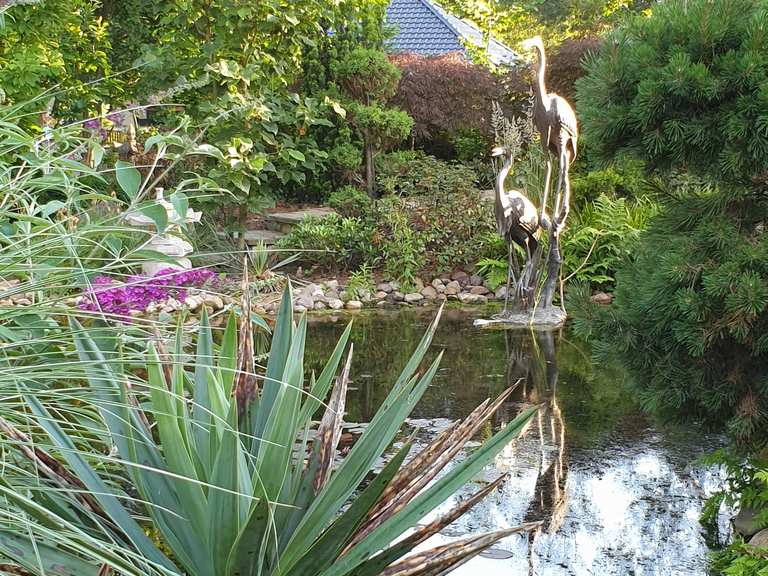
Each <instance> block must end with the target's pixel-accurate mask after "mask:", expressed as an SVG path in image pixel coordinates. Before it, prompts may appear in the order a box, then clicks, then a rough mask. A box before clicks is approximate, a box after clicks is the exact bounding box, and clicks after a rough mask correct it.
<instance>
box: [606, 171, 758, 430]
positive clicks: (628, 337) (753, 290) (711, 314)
mask: <svg viewBox="0 0 768 576" xmlns="http://www.w3.org/2000/svg"><path fill="white" fill-rule="evenodd" d="M685 182H689V183H688V184H685ZM681 188H682V189H681ZM675 189H676V190H677V191H678V196H677V197H676V199H674V200H670V201H668V202H667V203H665V205H664V206H663V207H662V209H661V212H660V213H659V215H658V216H656V217H655V218H654V219H653V220H652V222H651V224H650V226H649V227H648V230H647V231H646V232H645V233H643V234H642V236H641V237H640V239H639V241H638V242H637V243H636V244H635V246H636V249H635V255H634V259H633V260H631V261H629V262H627V263H626V264H625V265H624V266H622V267H621V269H620V270H619V272H618V273H617V275H616V291H615V295H616V299H615V301H614V305H613V306H612V307H611V308H610V310H608V311H602V313H600V311H597V312H598V313H597V315H596V316H594V319H595V320H596V322H597V324H596V328H597V334H599V336H600V338H601V340H602V341H603V343H604V345H605V347H606V348H607V349H608V350H610V349H613V347H618V350H619V351H620V352H621V353H622V356H623V357H624V358H625V360H626V362H627V363H628V365H629V366H630V367H631V368H633V369H634V371H635V373H636V375H637V383H638V392H639V395H640V399H641V401H642V402H643V403H644V405H645V406H646V407H647V408H649V409H651V410H653V411H657V412H660V413H663V414H665V415H667V416H669V417H673V418H676V419H682V418H694V419H695V418H705V419H706V420H707V421H708V422H710V423H712V424H717V425H725V426H727V428H728V429H729V431H730V432H731V433H732V435H733V436H734V437H735V438H736V439H738V440H740V441H743V442H746V441H752V442H758V443H760V442H764V441H766V440H768V433H767V431H768V419H767V416H766V415H768V235H766V234H764V233H763V226H764V224H763V222H764V221H765V218H766V216H768V196H767V195H766V193H765V191H758V190H750V189H746V190H745V189H738V188H719V187H715V186H712V185H704V184H701V183H695V182H690V180H689V179H687V180H685V181H683V182H679V183H678V184H677V186H676V188H675ZM724 214H727V215H728V216H727V217H724V216H723V215H724Z"/></svg>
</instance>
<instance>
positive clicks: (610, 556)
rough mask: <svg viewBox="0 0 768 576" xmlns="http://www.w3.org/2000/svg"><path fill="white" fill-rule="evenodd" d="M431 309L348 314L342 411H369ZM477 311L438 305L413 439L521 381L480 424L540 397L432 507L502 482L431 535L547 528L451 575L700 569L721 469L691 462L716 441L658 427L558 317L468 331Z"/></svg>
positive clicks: (329, 324)
mask: <svg viewBox="0 0 768 576" xmlns="http://www.w3.org/2000/svg"><path fill="white" fill-rule="evenodd" d="M434 313H435V312H434V310H423V309H422V310H413V309H407V310H402V311H397V312H385V311H376V312H370V313H363V314H358V315H356V316H355V326H354V329H353V333H352V341H353V342H354V344H355V357H354V361H353V366H352V380H353V382H352V384H351V385H350V386H351V390H350V393H349V398H348V402H347V416H346V418H345V419H346V420H347V421H350V422H367V421H369V420H370V418H371V416H372V415H373V414H374V412H375V411H376V409H377V408H378V406H379V405H380V403H381V402H382V401H383V399H384V398H385V396H386V394H387V392H388V391H389V388H390V386H391V385H392V383H393V382H394V381H395V380H396V378H397V376H398V375H399V373H400V370H401V369H402V368H403V366H404V365H405V363H406V361H407V359H408V357H409V355H410V354H411V352H412V351H413V349H414V348H415V346H416V344H417V343H418V341H419V339H420V338H421V336H422V335H423V333H424V331H425V330H426V328H427V326H428V324H429V323H430V321H431V320H432V317H433V315H434ZM479 314H480V312H466V311H461V310H446V311H445V312H444V314H443V318H442V320H441V323H440V327H439V330H438V332H437V334H436V337H435V340H434V343H433V346H432V351H431V353H432V355H434V354H437V353H438V352H439V351H441V350H443V351H444V352H445V354H444V357H443V361H442V364H441V368H440V371H439V373H438V374H437V376H436V378H435V379H434V381H433V383H432V385H431V386H430V388H429V389H428V390H427V392H426V394H425V395H424V397H423V398H422V400H421V402H420V403H419V404H418V406H417V407H416V409H415V411H414V413H413V414H412V418H413V420H412V421H411V424H412V425H414V426H417V427H419V428H420V432H419V439H420V440H421V441H427V440H429V438H430V437H431V436H434V434H436V433H437V432H438V431H439V429H440V427H441V426H444V425H445V423H446V422H447V421H448V420H453V419H457V418H460V417H463V416H466V415H467V414H469V412H470V411H471V410H472V409H473V408H474V407H475V406H477V405H478V404H479V403H480V402H482V401H483V400H484V399H485V398H487V397H494V396H496V395H498V394H499V393H500V392H501V391H503V390H504V389H505V388H506V387H508V386H510V385H513V384H514V383H516V382H518V381H519V384H518V387H517V389H516V391H515V393H514V394H513V397H512V399H511V400H510V401H508V402H507V403H506V404H505V405H504V406H502V407H501V409H500V410H499V411H498V412H497V414H496V416H495V418H494V421H493V422H492V423H491V424H490V425H489V426H488V427H487V430H485V431H484V432H483V433H482V434H481V436H489V435H490V434H491V433H492V432H493V431H494V430H495V429H498V428H499V427H500V426H503V425H504V424H505V423H506V422H508V421H510V420H511V419H512V418H514V416H515V414H516V413H517V412H518V411H519V410H520V409H521V408H523V407H525V406H529V405H531V404H534V403H542V404H543V405H544V406H545V408H544V409H543V410H542V411H541V412H540V414H539V417H538V419H536V420H535V421H534V423H533V425H532V426H531V427H530V428H529V430H528V432H527V433H526V435H525V436H524V437H522V438H520V439H518V440H517V441H515V442H513V443H511V444H510V445H508V446H507V447H506V449H505V450H504V451H502V453H501V454H499V456H497V458H496V459H495V461H494V462H493V464H492V465H490V466H488V467H487V468H486V470H485V471H484V473H483V474H482V475H481V477H480V478H477V479H476V480H475V481H474V482H473V483H472V484H470V485H469V486H467V487H466V488H465V490H464V491H463V492H460V493H459V494H456V495H455V496H454V498H452V499H450V500H449V501H447V502H445V503H444V504H443V506H442V507H441V508H440V510H438V511H436V512H435V514H439V513H441V512H444V511H446V510H447V509H449V508H450V507H452V505H453V504H455V503H456V501H457V499H460V498H463V497H465V496H466V495H468V494H470V493H472V492H474V491H476V490H477V489H478V487H479V486H481V485H482V484H483V483H486V482H489V481H492V480H494V479H495V478H497V477H498V476H499V475H501V474H508V478H507V479H506V481H505V482H504V483H503V484H502V486H501V488H500V489H499V490H497V491H496V492H494V493H492V494H491V495H490V496H489V497H488V498H486V499H485V500H484V501H483V502H481V503H480V504H479V505H478V506H477V507H475V509H474V510H472V511H471V512H470V513H468V514H467V515H466V516H465V517H464V518H462V519H460V520H459V521H457V522H455V523H454V524H452V525H451V526H449V527H448V528H447V529H446V530H445V531H444V532H443V533H441V534H440V535H438V536H436V537H435V538H433V539H431V540H430V541H429V542H428V544H429V545H430V546H433V545H437V544H439V543H442V542H445V541H449V540H452V539H457V538H461V537H464V536H467V535H470V534H476V533H478V532H481V531H489V530H494V529H499V528H507V527H512V526H516V525H518V524H520V523H522V522H524V521H531V520H543V521H544V522H545V527H544V529H542V530H541V531H540V532H539V533H537V534H535V535H532V536H528V535H520V536H517V535H516V536H512V537H509V538H507V539H504V540H502V541H500V542H499V543H498V544H497V545H496V546H494V547H493V548H492V549H490V550H488V551H487V552H485V553H484V554H483V556H482V557H478V558H475V559H473V560H472V561H470V562H468V563H466V564H465V565H463V566H461V567H460V568H458V569H457V570H456V571H454V572H453V573H452V574H454V575H457V576H469V575H476V574H482V575H483V576H495V575H497V574H498V575H502V574H503V575H505V576H517V575H529V574H535V575H542V576H544V575H547V576H549V575H558V576H559V575H578V576H581V575H592V574H594V575H614V574H616V575H637V576H650V575H653V576H683V575H685V576H694V575H695V576H704V575H706V574H707V570H706V564H707V551H708V550H707V547H706V544H705V541H704V536H703V533H702V530H701V527H700V525H699V523H698V518H699V514H700V512H701V507H702V504H703V501H704V499H705V498H706V496H707V495H708V494H710V493H711V492H712V491H713V490H715V489H716V488H717V487H718V486H719V484H720V476H719V473H718V471H717V470H713V469H706V468H704V467H702V466H700V465H699V464H698V463H697V460H698V458H699V457H700V456H701V455H703V454H705V453H707V452H710V451H712V450H714V449H715V448H717V447H719V446H720V445H721V444H722V441H723V439H722V438H720V437H719V436H716V435H713V434H707V433H705V432H703V431H701V430H697V429H695V428H692V427H688V428H687V429H681V428H675V427H668V426H661V425H659V424H658V423H656V422H654V421H653V420H652V419H651V418H649V417H648V416H646V415H644V414H643V413H642V411H641V410H640V408H639V406H638V405H637V403H636V402H635V401H634V399H633V396H632V394H631V392H630V391H629V390H628V388H627V386H626V377H627V376H626V374H625V373H624V371H623V370H622V369H621V367H618V366H612V365H595V364H594V363H593V362H592V360H591V357H590V351H589V347H588V346H586V345H584V344H583V343H580V342H577V341H575V340H574V339H573V338H572V337H571V336H570V335H569V333H568V330H567V329H566V330H563V331H561V332H549V333H533V332H531V331H528V330H512V331H510V330H487V329H478V328H474V327H473V326H472V321H473V320H474V318H476V317H479ZM486 314H487V311H486ZM349 318H350V317H349V316H343V315H342V316H339V317H331V316H323V317H314V318H313V319H312V321H311V325H310V329H309V336H308V351H307V354H308V363H309V365H310V366H312V367H313V368H315V369H317V368H318V367H321V366H322V361H323V360H324V359H325V358H327V356H328V355H329V353H330V351H331V350H332V348H333V346H334V344H335V342H336V340H337V338H338V337H339V335H340V334H341V332H342V330H343V329H344V327H345V325H346V323H347V321H348V320H349ZM477 440H482V438H478V439H477ZM470 449H471V448H470ZM430 518H431V517H430ZM427 520H429V518H427V519H425V521H427Z"/></svg>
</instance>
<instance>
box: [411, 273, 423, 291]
mask: <svg viewBox="0 0 768 576" xmlns="http://www.w3.org/2000/svg"><path fill="white" fill-rule="evenodd" d="M413 285H414V288H416V292H421V291H422V290H424V280H422V279H421V278H419V277H416V278H414V280H413Z"/></svg>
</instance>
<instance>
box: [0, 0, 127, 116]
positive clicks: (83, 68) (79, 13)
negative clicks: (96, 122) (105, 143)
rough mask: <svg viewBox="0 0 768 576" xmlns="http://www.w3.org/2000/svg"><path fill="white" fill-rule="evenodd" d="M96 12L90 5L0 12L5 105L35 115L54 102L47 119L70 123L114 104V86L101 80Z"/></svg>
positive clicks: (66, 3)
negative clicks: (25, 106)
mask: <svg viewBox="0 0 768 576" xmlns="http://www.w3.org/2000/svg"><path fill="white" fill-rule="evenodd" d="M98 8H99V2H97V1H95V0H51V1H47V2H39V3H37V2H36V3H20V4H19V5H16V6H13V5H12V6H10V7H9V8H3V9H2V10H3V11H4V12H5V10H7V12H5V13H4V14H3V16H2V18H3V21H4V25H3V24H2V23H0V86H2V93H4V94H5V96H6V98H7V99H8V102H9V103H11V104H19V103H28V108H29V109H31V110H33V111H35V110H36V111H39V110H44V109H45V108H46V107H47V105H48V100H49V99H50V98H55V101H54V102H55V104H54V106H53V116H54V117H56V118H61V119H64V120H74V119H82V118H83V117H87V116H89V115H94V114H98V113H100V111H101V106H102V103H110V102H114V101H118V102H119V100H120V96H121V89H120V82H119V81H118V80H116V79H114V78H111V79H108V80H107V79H105V78H106V77H107V76H109V74H110V72H111V68H110V63H109V57H108V53H109V50H110V41H109V34H108V25H107V23H106V22H105V21H104V20H102V19H101V18H100V17H99V15H98ZM46 91H47V93H46V94H44V93H45V92H46ZM1 100H2V98H0V101H1Z"/></svg>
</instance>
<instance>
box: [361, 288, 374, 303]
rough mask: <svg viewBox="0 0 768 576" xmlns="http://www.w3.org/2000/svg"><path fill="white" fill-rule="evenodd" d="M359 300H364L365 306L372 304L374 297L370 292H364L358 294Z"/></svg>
mask: <svg viewBox="0 0 768 576" xmlns="http://www.w3.org/2000/svg"><path fill="white" fill-rule="evenodd" d="M358 296H359V300H362V302H363V303H364V304H370V302H371V300H373V296H372V295H371V293H370V292H369V291H368V290H362V291H361V292H359V293H358Z"/></svg>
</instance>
